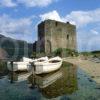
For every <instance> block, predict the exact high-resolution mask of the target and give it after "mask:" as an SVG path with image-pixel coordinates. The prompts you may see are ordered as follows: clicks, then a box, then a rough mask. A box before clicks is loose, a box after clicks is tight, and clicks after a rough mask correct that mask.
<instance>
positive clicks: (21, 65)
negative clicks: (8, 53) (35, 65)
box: [7, 62, 32, 71]
mask: <svg viewBox="0 0 100 100" xmlns="http://www.w3.org/2000/svg"><path fill="white" fill-rule="evenodd" d="M7 68H8V70H9V71H29V70H31V69H32V66H31V64H30V63H29V62H13V66H11V63H10V62H8V63H7Z"/></svg>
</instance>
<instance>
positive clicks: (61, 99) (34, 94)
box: [0, 63, 100, 100]
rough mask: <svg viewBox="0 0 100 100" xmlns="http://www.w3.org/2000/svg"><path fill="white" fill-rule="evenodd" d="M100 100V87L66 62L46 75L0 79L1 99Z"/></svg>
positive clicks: (30, 73)
mask: <svg viewBox="0 0 100 100" xmlns="http://www.w3.org/2000/svg"><path fill="white" fill-rule="evenodd" d="M49 99H50V100H100V85H99V84H96V83H95V82H94V81H93V80H92V79H91V78H90V77H89V76H88V75H86V73H84V72H83V71H82V70H81V69H79V68H78V67H76V66H74V65H72V64H68V63H64V64H63V66H62V67H61V69H60V70H58V71H56V72H52V73H49V74H45V75H34V74H32V72H22V73H18V72H17V73H8V75H6V76H3V77H2V78H1V79H0V100H49Z"/></svg>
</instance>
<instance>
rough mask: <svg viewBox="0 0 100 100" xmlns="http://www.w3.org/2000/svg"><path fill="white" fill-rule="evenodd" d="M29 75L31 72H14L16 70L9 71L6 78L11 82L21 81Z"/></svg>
mask: <svg viewBox="0 0 100 100" xmlns="http://www.w3.org/2000/svg"><path fill="white" fill-rule="evenodd" d="M30 75H31V73H26V72H23V73H16V72H10V73H9V74H8V79H9V80H10V82H11V83H13V82H22V81H25V80H27V78H28V77H29V76H30Z"/></svg>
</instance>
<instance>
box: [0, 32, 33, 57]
mask: <svg viewBox="0 0 100 100" xmlns="http://www.w3.org/2000/svg"><path fill="white" fill-rule="evenodd" d="M0 48H1V49H2V50H4V51H5V52H6V53H7V54H8V58H13V59H19V58H21V57H23V56H28V57H29V56H30V55H31V54H32V51H33V50H32V49H33V45H32V44H31V43H27V42H26V41H22V40H15V39H12V38H10V37H6V36H4V35H1V34H0Z"/></svg>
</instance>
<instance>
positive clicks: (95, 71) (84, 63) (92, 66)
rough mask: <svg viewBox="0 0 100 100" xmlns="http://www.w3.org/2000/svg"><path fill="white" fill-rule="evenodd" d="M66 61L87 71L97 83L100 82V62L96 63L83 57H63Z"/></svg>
mask: <svg viewBox="0 0 100 100" xmlns="http://www.w3.org/2000/svg"><path fill="white" fill-rule="evenodd" d="M63 60H64V61H66V62H69V63H72V64H74V65H76V66H78V67H79V68H81V69H82V70H83V71H85V72H86V73H87V74H88V75H89V76H90V77H91V78H92V79H93V80H94V81H95V82H96V83H97V84H100V63H95V62H92V61H89V60H83V59H81V58H77V57H75V58H63Z"/></svg>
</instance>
